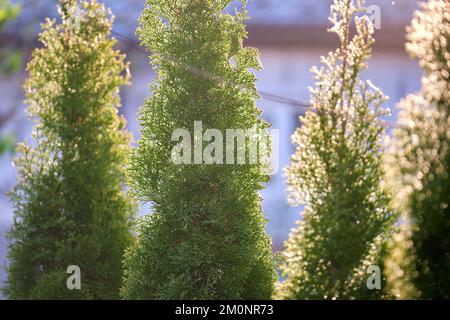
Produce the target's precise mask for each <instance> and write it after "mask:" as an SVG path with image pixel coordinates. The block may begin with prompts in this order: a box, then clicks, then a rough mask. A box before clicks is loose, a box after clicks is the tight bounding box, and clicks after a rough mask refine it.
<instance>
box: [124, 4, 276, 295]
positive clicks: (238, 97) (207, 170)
mask: <svg viewBox="0 0 450 320" xmlns="http://www.w3.org/2000/svg"><path fill="white" fill-rule="evenodd" d="M230 2H231V1H230V0H220V1H213V0H178V1H163V0H148V1H147V5H146V7H145V9H144V11H143V13H142V16H141V18H140V26H139V29H138V35H139V37H140V39H141V41H142V44H143V45H144V46H145V47H147V48H148V49H149V50H150V51H151V52H152V63H153V66H154V68H155V69H156V70H157V79H156V80H155V82H154V83H153V85H152V89H153V96H152V97H151V98H149V99H147V101H146V102H145V105H144V107H143V108H142V109H141V111H140V120H141V125H142V128H141V134H142V136H141V138H140V140H139V146H138V147H137V148H136V149H134V151H133V153H132V156H131V157H130V163H129V175H130V183H131V188H132V190H133V192H134V194H135V195H136V196H137V197H138V198H139V199H140V200H141V201H144V202H151V203H153V205H154V206H153V209H152V213H151V214H149V215H148V216H146V217H145V218H144V219H143V220H142V221H141V222H140V224H139V227H138V236H137V241H136V243H135V244H134V246H132V247H131V248H130V250H129V251H128V252H127V254H126V258H125V266H126V278H125V282H124V286H123V291H122V294H123V297H124V298H126V299H241V298H242V299H264V298H270V296H271V294H272V290H273V282H274V280H275V279H274V269H273V265H272V261H271V252H270V250H271V248H270V240H269V238H268V236H267V235H266V233H265V231H264V225H265V220H264V217H263V213H262V210H261V199H260V196H259V195H258V190H260V189H261V188H262V186H263V183H264V182H266V181H267V180H268V177H267V175H266V173H265V171H264V170H263V169H264V166H265V165H266V164H264V163H260V164H220V163H214V164H206V163H205V161H204V160H205V159H203V161H200V163H199V162H197V164H180V165H177V164H175V163H174V162H173V161H172V158H171V153H172V150H173V148H174V146H175V145H176V144H178V141H176V142H173V141H171V140H172V139H171V137H172V134H173V133H174V132H175V130H177V129H179V128H184V129H187V130H189V132H190V133H191V135H192V136H193V133H194V122H195V121H202V123H203V133H204V132H205V129H213V128H214V129H218V130H220V132H222V133H223V134H224V135H225V132H226V130H227V129H244V130H245V129H251V128H258V129H262V128H267V124H266V123H264V122H263V121H262V120H260V111H259V110H258V109H257V107H256V104H255V99H256V98H257V97H258V95H257V92H256V88H255V76H254V75H253V74H252V73H250V72H249V71H248V68H254V69H259V68H260V63H259V59H258V53H257V50H256V49H254V48H244V47H243V39H244V38H245V36H246V31H245V27H244V24H243V22H244V20H245V19H246V11H245V8H244V9H242V11H240V12H237V13H236V15H235V16H232V15H228V14H224V13H223V10H224V9H225V8H226V7H227V6H228V4H229V3H230ZM243 2H245V1H243ZM194 140H195V139H194ZM194 143H196V142H194ZM207 144H208V143H207V142H206V141H203V146H205V145H207ZM189 145H190V146H192V149H194V147H193V144H192V145H191V142H189ZM219 149H220V148H217V149H216V151H215V152H216V153H217V152H221V151H218V150H219ZM225 149H226V148H225V147H223V150H222V151H225ZM237 151H238V149H235V152H237ZM233 156H236V154H233ZM188 160H192V157H191V155H188ZM247 163H248V162H247Z"/></svg>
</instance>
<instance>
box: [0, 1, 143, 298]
mask: <svg viewBox="0 0 450 320" xmlns="http://www.w3.org/2000/svg"><path fill="white" fill-rule="evenodd" d="M74 4H75V1H63V2H62V3H61V7H60V8H61V9H60V15H61V18H62V22H61V23H60V24H57V23H56V22H55V21H54V20H47V22H46V23H45V24H43V26H42V28H43V32H42V33H41V35H40V41H41V43H42V45H43V47H42V48H40V49H36V50H35V51H34V52H33V57H32V60H31V62H30V63H29V65H28V71H29V73H30V76H29V79H28V80H27V82H26V84H25V90H26V94H27V98H28V104H29V107H28V112H29V114H30V117H33V118H34V119H36V124H35V127H34V133H33V137H34V140H35V143H34V144H33V145H35V146H34V147H32V146H29V145H25V144H24V145H20V146H19V147H18V152H19V156H18V158H17V159H16V161H15V165H16V168H17V169H18V173H19V177H18V179H19V180H18V183H17V185H16V186H15V188H14V190H13V192H12V194H11V198H12V202H13V204H14V207H15V216H14V225H13V227H12V229H11V230H10V232H9V239H10V241H11V244H10V246H9V260H10V263H9V267H8V270H7V271H8V280H7V283H6V286H5V288H4V292H5V293H6V295H7V296H8V297H9V298H11V299H65V298H70V299H91V298H92V299H114V298H118V297H119V288H120V285H121V277H122V257H123V252H124V249H125V248H126V247H127V246H128V245H129V243H130V239H131V235H130V232H129V229H130V226H129V218H130V217H131V213H132V211H133V208H134V206H133V205H132V202H131V201H130V200H128V198H127V197H126V194H125V193H124V192H123V181H124V169H123V168H124V166H123V157H124V152H125V149H126V148H127V145H128V144H129V142H130V135H129V134H128V133H126V131H124V126H125V121H124V119H122V118H121V117H119V116H118V113H117V107H118V106H119V104H120V98H119V87H120V86H121V85H123V84H125V83H126V82H127V76H124V75H123V74H124V73H123V72H124V70H125V69H126V64H125V63H124V56H123V55H122V54H120V53H119V52H118V51H116V50H114V49H113V46H114V44H115V40H113V39H111V38H110V35H109V34H110V30H111V25H112V19H111V18H110V14H109V12H108V10H106V9H105V8H104V6H103V5H101V4H99V3H97V2H96V1H83V2H82V4H81V5H82V7H81V11H79V14H78V16H76V17H74V16H73V15H72V13H73V12H75V11H74V10H73V9H72V8H73V5H74ZM125 74H126V73H125ZM69 266H78V267H79V268H80V271H81V289H80V290H69V287H68V286H67V280H72V281H69V284H70V285H74V286H75V287H76V286H78V284H77V281H76V280H77V279H75V278H73V279H68V278H69V277H70V276H71V275H74V276H78V275H79V274H78V273H77V271H76V270H75V269H70V268H68V267H69ZM67 270H69V271H71V270H73V272H74V273H73V274H67V273H66V272H67ZM71 272H72V271H71ZM70 288H71V287H70Z"/></svg>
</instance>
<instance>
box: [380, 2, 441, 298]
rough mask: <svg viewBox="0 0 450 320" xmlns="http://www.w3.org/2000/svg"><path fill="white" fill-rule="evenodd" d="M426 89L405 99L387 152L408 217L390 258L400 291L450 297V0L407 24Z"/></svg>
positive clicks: (398, 204) (429, 6)
mask: <svg viewBox="0 0 450 320" xmlns="http://www.w3.org/2000/svg"><path fill="white" fill-rule="evenodd" d="M407 50H408V51H409V53H410V54H411V55H412V56H413V57H415V58H418V59H419V61H420V65H421V66H422V67H423V69H424V77H423V79H422V84H423V87H422V90H421V91H420V92H419V93H417V94H415V95H411V96H409V97H407V98H406V99H405V100H404V101H402V103H401V105H400V107H401V113H400V118H399V120H398V126H397V129H396V130H395V133H394V138H393V141H392V150H391V152H390V156H389V158H388V159H387V162H386V167H387V168H388V169H389V170H388V174H389V175H388V180H389V181H390V182H391V183H390V184H391V189H392V192H393V194H394V195H395V197H394V199H393V200H394V201H393V204H394V206H395V208H396V209H397V210H398V211H399V212H402V214H403V215H404V220H405V224H404V226H403V227H402V228H401V230H400V231H399V233H398V234H397V235H396V238H395V241H394V242H393V243H392V248H391V254H390V256H389V257H388V259H387V260H386V269H387V276H388V280H389V286H390V290H391V292H392V294H394V295H395V296H397V297H398V298H423V299H450V237H449V234H450V208H449V194H450V176H449V173H450V63H449V61H450V3H449V2H448V1H444V0H430V1H428V2H427V3H425V4H424V5H423V7H422V10H421V11H419V12H417V13H416V14H415V17H414V19H413V22H412V25H411V27H409V28H408V44H407Z"/></svg>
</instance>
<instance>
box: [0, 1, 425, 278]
mask: <svg viewBox="0 0 450 320" xmlns="http://www.w3.org/2000/svg"><path fill="white" fill-rule="evenodd" d="M26 2H29V4H28V5H26V6H25V7H24V11H23V13H22V15H21V17H20V18H19V20H18V22H17V23H16V24H15V25H14V26H12V27H11V28H10V29H9V30H7V33H6V34H3V35H2V36H0V45H5V44H6V43H8V42H12V43H14V45H16V46H18V47H21V48H23V50H24V53H25V56H28V55H29V51H30V50H31V49H32V48H33V47H34V46H35V45H36V34H37V32H38V27H37V25H38V22H40V21H42V19H43V18H44V17H45V16H47V15H51V16H55V15H56V10H55V1H53V0H27V1H26ZM103 2H105V3H106V4H107V5H108V6H110V7H112V11H113V13H114V14H115V15H116V16H117V19H116V25H115V27H114V28H115V31H116V32H117V33H119V34H121V35H123V36H125V37H121V38H120V39H121V40H122V41H121V44H120V45H121V47H122V49H123V50H125V51H126V52H127V54H128V58H129V60H130V61H131V64H132V75H133V85H132V86H130V87H126V88H124V89H123V90H122V98H123V105H124V107H123V108H122V111H121V112H123V113H124V114H125V116H126V118H127V119H128V126H129V129H130V130H131V131H132V132H133V134H134V137H135V139H137V138H138V137H139V132H138V129H139V125H138V123H137V120H136V111H137V109H138V108H139V107H140V106H141V105H142V104H143V101H144V99H145V98H146V97H148V96H149V95H151V92H150V89H149V87H148V85H149V83H150V82H151V81H152V79H153V78H154V76H155V75H154V72H153V71H152V69H151V67H150V66H149V63H148V61H149V60H148V57H147V56H146V54H145V53H144V52H142V50H138V49H137V48H136V46H135V45H133V43H132V42H131V41H129V40H127V39H128V38H133V37H134V30H135V28H136V26H137V21H136V19H137V17H138V16H139V12H140V11H141V9H142V7H143V5H144V2H145V1H144V0H127V1H126V2H125V1H117V0H105V1H103ZM330 2H331V0H319V1H318V0H283V1H276V0H255V1H252V2H250V4H249V7H248V10H249V15H250V17H251V18H252V20H250V21H249V23H248V31H249V38H248V41H247V44H248V45H251V46H255V47H257V48H258V49H259V50H260V52H261V61H262V64H263V66H264V70H263V71H261V72H258V73H257V77H258V79H259V80H258V84H257V85H258V89H259V90H260V92H261V94H262V99H261V100H260V101H258V105H259V106H260V108H261V109H262V110H263V117H264V118H266V119H267V120H268V121H269V122H270V123H272V125H273V128H276V129H279V130H280V168H281V170H280V171H279V172H278V173H277V174H276V175H275V176H273V177H272V180H271V182H270V183H269V184H268V186H267V188H266V189H265V190H264V191H262V192H261V195H262V197H263V208H264V212H265V215H266V217H267V219H268V220H269V223H268V227H267V229H268V232H269V233H270V235H271V236H272V238H273V245H274V249H275V250H280V249H281V248H282V245H283V241H284V240H285V239H286V238H287V236H288V234H289V232H290V230H291V228H293V227H294V226H295V221H296V220H298V219H299V218H300V216H299V214H300V212H301V208H292V207H290V206H289V205H288V203H287V201H286V198H287V197H286V193H285V179H284V176H283V172H282V168H283V167H285V166H286V165H287V164H288V162H289V157H290V155H291V154H292V153H293V152H294V147H293V146H292V144H291V142H290V136H291V135H292V133H293V132H294V130H295V129H296V128H297V127H298V126H299V125H300V124H299V122H298V116H299V115H301V114H303V113H304V112H305V108H304V107H301V106H300V104H299V102H305V103H307V102H308V99H309V93H308V86H312V85H313V82H312V77H311V74H310V72H309V69H310V68H311V67H312V66H313V65H317V64H319V62H320V61H319V58H320V56H321V55H324V54H326V53H327V52H328V51H330V50H333V49H334V48H335V47H336V45H337V38H336V37H335V36H334V35H333V34H329V33H327V32H326V29H327V27H328V25H329V24H328V20H327V17H328V14H329V5H330ZM367 2H368V5H377V6H379V7H380V9H381V29H380V30H377V31H376V34H375V38H376V40H377V43H376V45H375V49H374V55H373V59H372V60H371V62H370V68H369V70H367V71H366V72H364V77H367V78H370V79H371V80H372V82H373V83H374V84H375V85H377V86H379V87H381V88H382V89H383V91H384V92H385V93H386V94H387V95H389V96H390V98H391V99H390V101H389V102H388V103H386V107H388V108H390V109H391V110H393V111H394V112H393V114H394V116H393V117H392V119H394V118H395V105H396V103H397V102H398V101H399V100H400V99H401V98H402V97H404V96H405V95H406V94H408V93H411V92H414V91H416V90H418V89H419V87H420V76H421V71H420V68H419V67H418V65H417V63H416V62H415V61H413V60H411V59H410V58H409V57H408V56H407V55H406V54H405V52H404V33H405V32H404V30H405V25H406V24H407V23H408V21H410V19H411V15H412V13H413V11H414V9H415V8H416V6H417V3H416V1H412V0H397V1H387V0H372V1H367ZM235 5H236V6H239V4H238V2H236V3H235ZM25 77H26V74H25V72H22V73H20V74H18V75H16V76H15V77H13V78H11V79H2V78H0V96H1V97H2V100H1V102H0V114H1V113H2V112H3V111H4V110H6V109H5V108H6V106H9V105H13V104H14V103H17V101H20V100H21V99H22V97H23V95H22V93H21V83H22V81H23V80H24V78H25ZM24 108H25V106H23V105H19V107H18V110H17V112H16V114H15V116H14V117H13V118H12V119H11V121H10V122H9V123H8V124H7V125H6V126H4V127H2V128H0V133H4V132H7V131H11V130H12V131H14V132H15V133H16V135H17V137H18V140H19V141H23V140H25V139H28V138H29V136H30V133H31V124H32V123H31V121H30V120H28V119H27V118H26V116H25V112H24ZM11 161H12V157H11V156H10V155H6V156H3V157H1V158H0V192H1V195H0V266H4V265H5V264H6V240H5V238H4V235H5V231H6V230H7V229H8V228H9V226H10V225H11V222H12V208H11V205H10V203H9V201H8V199H7V198H6V197H5V196H4V192H5V191H7V190H8V189H9V188H10V187H11V186H12V185H13V184H14V181H15V170H14V168H13V167H12V165H11ZM143 208H144V209H143V210H142V213H143V214H146V213H148V212H149V208H148V206H144V207H143ZM4 279H5V273H4V271H3V270H1V269H0V283H1V282H2V281H3V280H4Z"/></svg>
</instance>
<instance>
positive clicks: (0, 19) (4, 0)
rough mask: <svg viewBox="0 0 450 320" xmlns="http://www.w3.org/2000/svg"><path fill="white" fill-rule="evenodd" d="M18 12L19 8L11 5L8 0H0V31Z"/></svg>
mask: <svg viewBox="0 0 450 320" xmlns="http://www.w3.org/2000/svg"><path fill="white" fill-rule="evenodd" d="M19 12H20V6H18V5H12V4H11V3H10V1H9V0H0V29H2V28H3V27H4V25H5V24H6V23H7V22H8V21H10V20H13V19H15V18H16V17H17V15H18V14H19Z"/></svg>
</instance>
